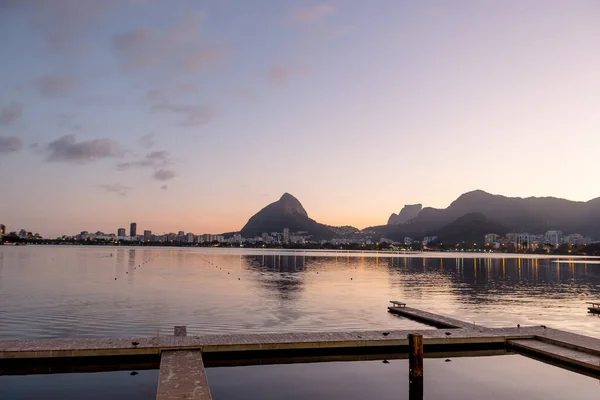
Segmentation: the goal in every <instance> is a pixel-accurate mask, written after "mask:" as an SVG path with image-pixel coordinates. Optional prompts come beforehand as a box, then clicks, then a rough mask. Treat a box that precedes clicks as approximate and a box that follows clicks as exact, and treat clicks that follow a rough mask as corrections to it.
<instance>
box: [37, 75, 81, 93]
mask: <svg viewBox="0 0 600 400" xmlns="http://www.w3.org/2000/svg"><path fill="white" fill-rule="evenodd" d="M76 84H77V82H76V80H75V79H74V78H73V77H70V76H65V75H57V74H46V75H44V76H42V77H41V78H40V79H39V80H38V81H37V89H38V91H39V92H40V94H41V95H42V96H44V97H60V96H65V95H67V94H69V93H71V92H72V91H73V90H74V89H75V87H76Z"/></svg>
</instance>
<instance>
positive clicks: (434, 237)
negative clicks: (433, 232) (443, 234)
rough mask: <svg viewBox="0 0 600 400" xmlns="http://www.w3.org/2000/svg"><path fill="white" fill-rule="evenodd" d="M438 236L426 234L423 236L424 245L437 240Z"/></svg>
mask: <svg viewBox="0 0 600 400" xmlns="http://www.w3.org/2000/svg"><path fill="white" fill-rule="evenodd" d="M437 238H438V237H437V236H425V237H424V238H423V246H427V245H428V244H429V243H433V242H435V241H436V240H437Z"/></svg>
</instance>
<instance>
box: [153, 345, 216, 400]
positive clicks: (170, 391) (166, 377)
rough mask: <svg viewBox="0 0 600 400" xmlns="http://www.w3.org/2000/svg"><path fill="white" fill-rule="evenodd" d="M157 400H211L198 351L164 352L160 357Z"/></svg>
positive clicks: (200, 355) (200, 353)
mask: <svg viewBox="0 0 600 400" xmlns="http://www.w3.org/2000/svg"><path fill="white" fill-rule="evenodd" d="M156 399H157V400H180V399H194V400H211V399H212V396H211V395H210V389H209V387H208V381H207V380H206V373H205V371H204V363H203V362H202V352H200V351H197V350H196V351H187V350H178V351H165V352H163V353H162V355H161V357H160V375H159V377H158V391H157V394H156Z"/></svg>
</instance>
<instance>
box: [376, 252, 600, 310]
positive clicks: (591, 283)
mask: <svg viewBox="0 0 600 400" xmlns="http://www.w3.org/2000/svg"><path fill="white" fill-rule="evenodd" d="M387 262H388V266H389V270H390V281H391V284H392V286H399V287H402V288H403V289H404V290H405V291H406V292H408V293H414V294H415V295H418V296H422V295H423V294H424V293H425V292H427V291H428V290H430V289H431V288H433V287H435V286H438V288H439V287H445V288H446V289H447V290H448V292H449V293H452V294H454V295H456V296H457V297H458V298H460V299H461V301H462V302H465V303H471V304H483V303H493V302H495V301H497V300H498V299H499V298H504V299H511V298H512V299H513V300H514V301H520V299H522V298H523V296H535V295H548V294H550V295H552V296H556V297H557V298H561V297H569V296H578V295H582V294H583V295H586V296H591V297H594V298H596V297H599V296H600V267H596V266H595V265H585V264H560V265H558V264H555V263H552V262H551V260H548V259H490V258H480V259H463V258H457V259H447V258H446V259H434V258H423V259H420V258H398V259H389V260H387Z"/></svg>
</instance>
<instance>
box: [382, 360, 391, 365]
mask: <svg viewBox="0 0 600 400" xmlns="http://www.w3.org/2000/svg"><path fill="white" fill-rule="evenodd" d="M382 363H384V364H389V363H390V362H389V361H388V360H383V361H382Z"/></svg>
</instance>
